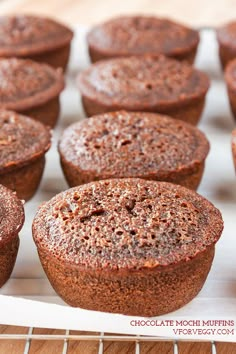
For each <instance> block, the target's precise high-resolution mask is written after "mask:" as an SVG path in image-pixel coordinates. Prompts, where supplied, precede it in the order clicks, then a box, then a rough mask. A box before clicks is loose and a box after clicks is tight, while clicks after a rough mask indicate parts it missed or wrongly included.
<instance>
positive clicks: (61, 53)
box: [2, 43, 70, 72]
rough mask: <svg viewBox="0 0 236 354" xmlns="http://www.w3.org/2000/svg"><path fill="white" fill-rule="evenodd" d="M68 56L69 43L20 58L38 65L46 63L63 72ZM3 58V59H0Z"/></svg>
mask: <svg viewBox="0 0 236 354" xmlns="http://www.w3.org/2000/svg"><path fill="white" fill-rule="evenodd" d="M69 56H70V43H69V44H66V45H63V47H59V48H56V49H53V50H47V51H45V52H42V53H39V54H29V55H23V56H20V58H27V59H31V60H34V61H37V62H40V63H47V64H49V65H51V66H52V67H54V68H56V69H57V68H62V70H63V71H64V72H65V71H66V67H67V64H68V61H69ZM2 58H5V57H2Z"/></svg>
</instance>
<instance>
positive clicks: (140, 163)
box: [59, 111, 209, 188]
mask: <svg viewBox="0 0 236 354" xmlns="http://www.w3.org/2000/svg"><path fill="white" fill-rule="evenodd" d="M208 151H209V143H208V141H207V139H206V137H205V135H204V134H203V133H202V132H200V131H199V130H198V129H197V128H195V127H193V126H192V125H189V124H186V123H184V122H182V121H179V120H173V119H172V118H169V117H167V116H163V115H158V114H153V113H141V112H126V111H119V112H113V113H106V114H103V115H99V116H94V117H92V118H90V119H86V120H83V121H80V122H77V123H75V124H73V125H71V126H70V127H68V128H67V129H66V130H65V131H64V133H63V135H62V137H61V139H60V142H59V152H60V156H61V163H62V167H63V170H64V174H65V176H66V178H67V180H68V183H69V185H70V186H76V185H79V184H82V183H88V182H90V181H94V180H100V179H107V178H123V177H140V178H145V179H153V180H159V181H160V180H164V181H169V182H173V183H178V184H183V185H186V184H187V181H188V179H187V177H189V178H190V179H191V178H192V175H195V174H196V173H197V172H198V171H199V169H201V168H202V165H204V161H205V159H206V156H207V154H208ZM71 171H72V172H71ZM197 182H198V183H199V180H198V181H197ZM188 186H189V184H188ZM195 187H197V186H196V185H192V188H195Z"/></svg>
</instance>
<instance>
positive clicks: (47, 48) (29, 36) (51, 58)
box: [0, 15, 73, 68]
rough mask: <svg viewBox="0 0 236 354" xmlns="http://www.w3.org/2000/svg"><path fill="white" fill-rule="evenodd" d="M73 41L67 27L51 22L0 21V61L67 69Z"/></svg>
mask: <svg viewBox="0 0 236 354" xmlns="http://www.w3.org/2000/svg"><path fill="white" fill-rule="evenodd" d="M72 37H73V32H72V31H71V30H70V29H69V28H68V27H66V26H64V25H62V24H60V23H58V22H56V21H54V20H52V19H49V18H45V17H36V16H29V15H15V16H1V17H0V57H4V58H8V57H21V58H26V57H27V58H31V59H33V60H36V61H42V62H47V63H48V64H50V65H53V66H54V67H59V66H61V67H63V68H65V66H66V64H67V61H68V57H69V49H70V42H71V40H72ZM56 56H60V57H61V58H56Z"/></svg>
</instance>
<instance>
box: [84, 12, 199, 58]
mask: <svg viewBox="0 0 236 354" xmlns="http://www.w3.org/2000/svg"><path fill="white" fill-rule="evenodd" d="M87 38H88V44H89V46H91V47H93V48H94V49H96V48H97V49H98V50H99V51H101V52H104V53H105V54H109V55H110V56H127V55H140V54H145V53H148V54H165V55H170V56H171V55H178V54H181V53H182V52H185V51H186V50H187V51H189V50H191V49H193V48H195V47H196V46H197V44H198V42H199V34H198V32H197V31H195V30H192V29H190V28H188V27H185V26H183V25H181V24H179V23H175V22H173V21H170V20H169V19H165V18H156V17H152V16H127V17H126V16H125V17H118V18H114V19H112V20H110V21H108V22H105V23H103V24H100V25H98V26H95V27H94V28H93V29H92V30H91V31H90V32H89V34H88V37H87Z"/></svg>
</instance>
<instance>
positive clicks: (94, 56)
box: [89, 46, 197, 64]
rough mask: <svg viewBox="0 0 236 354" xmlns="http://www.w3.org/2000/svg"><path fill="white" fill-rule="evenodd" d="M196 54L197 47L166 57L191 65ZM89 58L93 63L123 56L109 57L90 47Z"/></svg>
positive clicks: (107, 54) (109, 55)
mask: <svg viewBox="0 0 236 354" xmlns="http://www.w3.org/2000/svg"><path fill="white" fill-rule="evenodd" d="M146 54H147V55H152V56H155V55H153V54H152V53H146ZM196 54H197V47H196V48H193V49H191V50H189V51H184V52H183V53H179V54H174V55H168V57H169V58H174V59H177V60H181V61H182V60H184V61H186V62H188V63H189V64H193V63H194V60H195V57H196ZM89 56H90V59H91V62H92V63H95V62H96V61H99V60H105V59H111V58H117V57H122V56H123V55H111V54H109V53H104V52H100V51H98V50H96V49H95V48H93V47H92V46H89ZM127 56H128V55H127ZM156 56H157V55H156Z"/></svg>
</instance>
